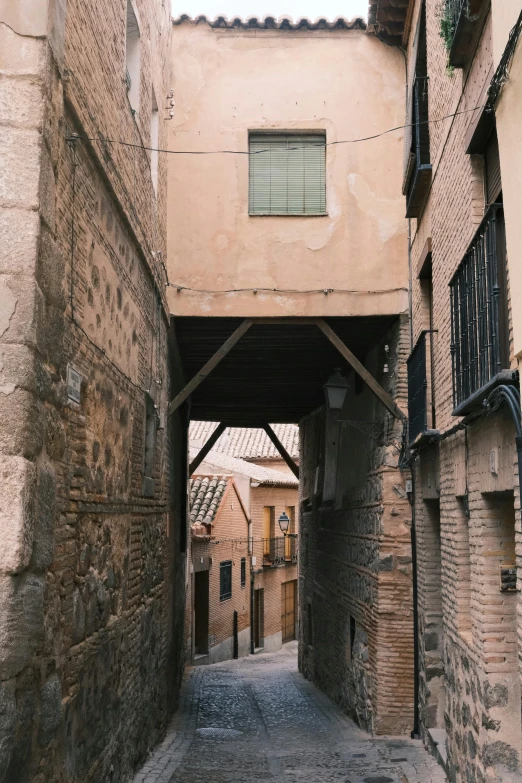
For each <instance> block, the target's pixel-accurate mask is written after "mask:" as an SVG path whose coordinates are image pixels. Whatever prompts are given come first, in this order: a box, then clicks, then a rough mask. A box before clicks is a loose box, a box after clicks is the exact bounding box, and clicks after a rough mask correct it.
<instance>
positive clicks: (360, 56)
mask: <svg viewBox="0 0 522 783" xmlns="http://www.w3.org/2000/svg"><path fill="white" fill-rule="evenodd" d="M171 65H172V71H173V76H172V86H173V89H174V95H175V102H176V106H175V110H174V117H173V119H172V121H170V122H169V142H168V144H169V149H172V150H176V151H200V150H204V151H212V152H217V151H219V150H237V151H240V152H242V153H245V152H246V151H247V150H248V133H249V131H250V130H272V131H273V130H285V131H286V130H288V131H296V130H306V131H309V130H314V131H316V130H322V131H325V132H326V138H327V142H328V143H329V144H333V143H334V142H340V141H345V140H350V139H357V138H360V137H365V136H371V135H373V134H378V133H381V132H382V131H385V130H388V129H389V128H393V127H395V126H398V125H402V122H403V117H404V95H405V87H404V83H405V71H404V60H403V58H402V55H401V54H400V52H399V51H398V50H397V49H394V48H392V47H387V46H385V45H384V44H383V43H381V42H380V41H379V40H378V39H377V38H375V37H372V36H370V35H368V34H366V33H365V32H364V31H360V30H349V31H344V30H336V31H328V30H297V31H292V30H262V29H252V30H246V31H242V30H236V29H213V28H211V27H210V26H209V25H208V24H207V23H206V22H199V23H198V24H195V23H193V22H190V21H183V22H181V23H179V24H178V23H176V24H174V26H173V35H172V55H171ZM401 161H402V132H401V131H400V130H399V131H395V132H393V133H389V134H387V135H384V136H381V137H380V138H377V139H373V140H371V141H365V142H360V143H356V144H333V146H328V147H327V161H326V177H327V185H326V189H327V211H328V214H327V215H326V216H324V217H323V216H321V217H300V216H291V217H288V216H282V217H281V216H257V217H251V216H249V214H248V155H246V154H241V155H228V154H220V153H218V154H211V155H183V154H181V155H171V156H169V163H168V165H169V188H170V190H169V205H168V225H169V234H168V273H169V279H170V282H171V283H172V284H174V285H178V286H184V287H186V288H187V289H193V290H183V291H181V292H178V291H177V290H176V288H175V287H174V288H171V289H170V296H169V303H170V308H171V311H172V313H174V314H175V315H203V316H204V315H214V316H216V315H219V316H232V315H249V316H253V315H260V316H285V315H286V316H301V315H325V314H330V315H334V314H337V315H343V316H347V315H368V314H373V313H379V314H384V313H399V312H402V311H404V310H405V309H406V307H407V290H406V289H407V252H406V251H407V241H406V221H405V220H404V204H403V199H402V197H401V195H400V193H401V183H402V168H401V165H402V164H401ZM252 288H256V289H258V293H257V294H253V293H252V292H251V291H248V292H246V293H225V291H227V290H229V289H252ZM263 288H268V289H294V290H296V291H298V292H302V291H309V290H315V291H317V290H319V293H312V294H311V293H306V294H303V293H294V294H292V293H273V292H272V293H270V292H268V293H267V292H263V291H261V289H263ZM325 288H332V289H342V290H343V293H329V294H328V295H325V294H324V293H323V290H324V289H325ZM204 291H207V292H210V293H204ZM212 292H215V293H212Z"/></svg>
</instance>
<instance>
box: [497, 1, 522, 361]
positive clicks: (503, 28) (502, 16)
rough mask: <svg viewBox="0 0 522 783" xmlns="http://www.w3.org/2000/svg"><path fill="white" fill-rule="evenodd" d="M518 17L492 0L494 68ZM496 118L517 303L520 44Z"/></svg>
mask: <svg viewBox="0 0 522 783" xmlns="http://www.w3.org/2000/svg"><path fill="white" fill-rule="evenodd" d="M515 6H517V7H515ZM519 13H520V8H519V7H518V4H517V3H512V2H509V0H494V2H492V5H491V14H492V21H493V54H494V59H495V67H496V66H497V65H498V62H499V61H500V58H501V57H502V54H503V52H504V49H505V46H506V44H507V40H508V36H509V31H510V30H511V28H512V27H513V25H514V23H515V22H516V20H517V18H518V15H519ZM495 115H496V121H497V134H498V140H499V151H500V167H501V172H502V190H503V194H504V205H505V207H504V215H505V221H506V245H507V254H508V269H509V283H510V289H511V297H512V301H514V302H520V301H521V297H522V270H521V268H520V264H519V263H518V259H519V258H520V254H521V252H522V226H521V222H520V219H519V215H520V207H519V202H520V188H521V186H522V150H521V149H520V127H521V123H522V45H521V43H520V40H519V42H518V45H517V48H516V50H515V54H514V57H513V60H512V62H511V65H510V68H509V78H508V80H507V82H506V84H505V85H504V87H503V89H502V92H501V94H500V98H499V100H498V102H497V106H496V109H495ZM511 318H512V326H513V350H514V354H515V357H516V359H517V361H518V362H520V360H521V357H522V313H521V312H520V308H519V307H515V308H513V310H512V313H511Z"/></svg>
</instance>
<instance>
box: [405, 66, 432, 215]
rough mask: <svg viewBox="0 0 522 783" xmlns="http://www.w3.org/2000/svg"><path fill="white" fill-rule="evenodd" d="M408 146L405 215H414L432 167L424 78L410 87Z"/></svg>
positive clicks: (417, 78) (419, 209) (422, 201)
mask: <svg viewBox="0 0 522 783" xmlns="http://www.w3.org/2000/svg"><path fill="white" fill-rule="evenodd" d="M411 115H412V127H411V132H412V145H411V155H410V163H409V171H410V173H409V185H408V189H407V192H406V217H418V216H419V215H420V214H421V212H422V209H423V207H424V204H425V202H426V198H427V195H428V191H429V187H430V183H431V174H432V166H431V163H430V132H429V124H428V78H427V76H417V75H416V76H415V79H414V82H413V89H412V113H411Z"/></svg>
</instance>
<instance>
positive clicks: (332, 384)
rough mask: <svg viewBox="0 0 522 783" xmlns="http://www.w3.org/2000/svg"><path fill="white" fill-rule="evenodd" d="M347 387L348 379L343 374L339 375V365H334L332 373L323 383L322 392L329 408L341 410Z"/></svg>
mask: <svg viewBox="0 0 522 783" xmlns="http://www.w3.org/2000/svg"><path fill="white" fill-rule="evenodd" d="M348 388H349V386H348V381H347V380H346V378H345V377H344V375H341V370H340V369H339V367H336V368H335V370H334V373H333V375H331V376H330V377H329V378H328V380H327V381H326V383H325V385H324V394H325V397H326V404H327V405H328V408H329V410H331V411H336V412H340V411H341V410H342V407H343V405H344V400H345V398H346V393H347V391H348Z"/></svg>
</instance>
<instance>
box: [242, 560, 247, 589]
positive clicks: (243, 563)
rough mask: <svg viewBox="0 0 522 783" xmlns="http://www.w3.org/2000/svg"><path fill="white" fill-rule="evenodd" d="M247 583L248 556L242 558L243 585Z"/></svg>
mask: <svg viewBox="0 0 522 783" xmlns="http://www.w3.org/2000/svg"><path fill="white" fill-rule="evenodd" d="M245 585H246V557H242V558H241V587H244V586H245Z"/></svg>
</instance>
